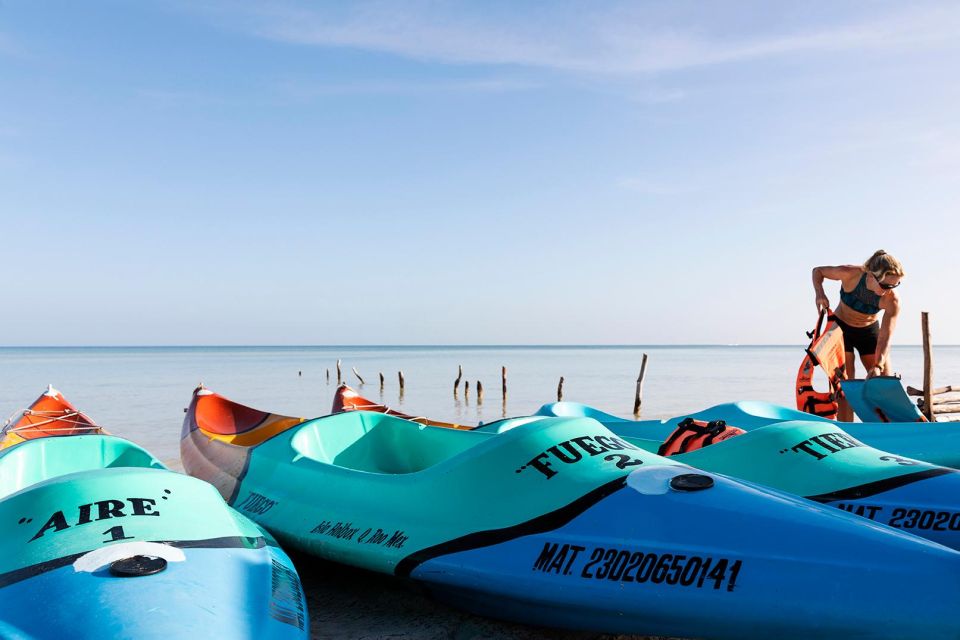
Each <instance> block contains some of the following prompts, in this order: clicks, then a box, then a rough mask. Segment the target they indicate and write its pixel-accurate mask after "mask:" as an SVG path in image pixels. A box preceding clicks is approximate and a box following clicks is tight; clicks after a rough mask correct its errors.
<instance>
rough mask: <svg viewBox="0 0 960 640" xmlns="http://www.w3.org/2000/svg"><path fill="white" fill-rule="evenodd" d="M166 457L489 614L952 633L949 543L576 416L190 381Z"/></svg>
mask: <svg viewBox="0 0 960 640" xmlns="http://www.w3.org/2000/svg"><path fill="white" fill-rule="evenodd" d="M279 425H284V428H282V429H279V428H278V427H279ZM261 430H262V432H261ZM181 458H182V460H183V465H184V468H185V469H186V470H187V472H188V473H190V474H192V475H196V476H198V477H201V478H202V479H205V480H208V481H210V482H212V483H213V484H214V485H215V486H216V487H217V488H218V489H219V490H220V492H221V494H222V495H223V496H224V497H225V498H226V499H227V500H228V501H229V502H230V503H231V504H233V505H235V506H236V507H237V508H238V509H240V510H241V511H243V512H244V513H246V514H248V515H249V516H250V517H251V518H253V519H254V520H256V521H257V522H259V523H260V524H261V525H263V526H264V527H266V528H268V529H270V530H271V531H273V532H274V534H275V535H276V536H277V538H278V539H280V540H281V541H282V542H284V543H285V544H289V545H290V546H291V547H295V548H297V549H300V550H302V551H305V552H308V553H312V554H315V555H318V556H321V557H324V558H327V559H330V560H334V561H337V562H343V563H346V564H351V565H355V566H358V567H363V568H366V569H371V570H374V571H379V572H383V573H388V574H394V575H397V576H403V577H407V578H410V579H413V580H415V581H417V582H419V583H421V584H422V585H424V586H425V587H426V588H427V590H428V591H430V592H431V593H434V594H435V595H436V596H438V597H441V598H443V599H444V600H447V601H449V602H452V603H454V604H456V605H458V606H460V607H463V608H465V609H469V610H472V611H475V612H478V613H481V614H485V615H490V616H494V617H501V618H509V619H514V620H519V621H521V622H526V623H531V624H537V625H542V626H552V627H567V628H573V629H589V630H594V631H603V632H610V633H643V634H655V635H667V636H680V637H701V638H721V639H725V638H731V639H732V638H769V637H772V636H777V637H779V638H784V639H791V638H798V639H799V638H808V637H811V636H814V637H818V638H849V637H857V638H902V637H905V636H911V637H924V638H956V637H958V636H960V619H957V618H956V616H955V609H956V605H957V603H958V602H960V554H958V553H957V552H956V551H953V550H952V549H948V548H946V547H944V546H942V545H938V544H935V543H933V542H930V541H928V540H924V539H922V538H918V537H916V536H913V535H909V534H905V533H902V532H899V531H896V530H894V529H891V528H889V527H885V526H880V525H877V524H874V523H871V522H869V521H868V520H865V519H863V518H858V517H855V516H852V515H850V514H848V513H846V512H844V511H840V510H837V509H829V508H826V507H823V506H820V505H817V504H815V503H811V502H809V501H805V500H800V499H798V498H796V497H793V496H789V495H787V494H785V493H782V492H777V491H772V490H766V489H763V488H760V487H758V486H756V485H753V484H744V483H741V482H738V481H735V480H732V479H730V478H727V477H725V476H723V475H720V474H713V473H709V472H703V471H699V470H695V469H692V468H690V467H689V466H687V465H684V464H682V463H680V462H678V461H676V460H672V459H669V458H664V457H661V456H658V455H656V454H653V453H650V452H648V451H645V450H643V449H642V448H639V447H636V446H634V445H631V444H630V443H628V442H626V441H625V440H624V439H623V438H620V437H618V436H616V435H614V434H613V433H611V432H610V430H608V429H606V428H605V427H604V426H603V425H601V424H600V423H598V422H596V421H595V420H592V419H589V418H583V417H581V418H572V419H571V418H544V417H531V418H527V419H525V421H524V422H523V423H522V424H516V425H514V428H511V429H509V430H507V431H505V432H504V433H500V434H497V433H493V432H484V431H479V430H473V431H465V430H454V429H442V428H434V427H429V426H424V425H420V424H417V423H414V422H410V421H407V420H403V419H401V418H398V417H396V416H390V415H386V414H384V413H373V412H367V411H354V412H348V413H340V414H336V415H331V416H325V417H322V418H316V419H312V420H306V421H304V420H301V419H299V418H290V417H286V416H280V415H277V414H271V413H268V412H263V411H258V410H255V409H252V408H249V407H245V406H243V405H239V404H237V403H234V402H232V401H231V400H229V399H227V398H225V397H223V396H220V395H217V394H215V393H213V392H211V391H209V390H206V389H201V390H197V391H196V392H195V393H194V396H193V398H192V401H191V403H190V406H189V408H188V411H187V415H186V416H185V418H184V425H183V432H182V437H181ZM812 541H815V543H812ZM907 585H909V589H910V597H904V596H903V592H904V588H905V586H907Z"/></svg>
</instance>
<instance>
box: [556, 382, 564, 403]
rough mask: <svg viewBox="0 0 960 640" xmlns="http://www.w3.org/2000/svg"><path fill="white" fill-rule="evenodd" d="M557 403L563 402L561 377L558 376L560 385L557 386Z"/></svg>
mask: <svg viewBox="0 0 960 640" xmlns="http://www.w3.org/2000/svg"><path fill="white" fill-rule="evenodd" d="M557 402H563V376H560V384H558V385H557Z"/></svg>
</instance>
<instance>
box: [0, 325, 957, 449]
mask: <svg viewBox="0 0 960 640" xmlns="http://www.w3.org/2000/svg"><path fill="white" fill-rule="evenodd" d="M803 348H804V345H799V344H798V345H780V346H750V345H723V346H720V345H707V346H705V345H669V346H666V345H648V346H644V345H632V346H239V347H231V346H212V347H202V346H188V347H166V346H165V347H0V415H2V416H3V417H6V416H11V415H14V414H16V413H17V412H19V411H21V410H22V409H23V408H25V407H26V406H28V405H29V404H30V403H31V402H32V401H33V400H34V399H35V398H36V397H37V396H38V395H40V394H41V393H42V392H43V391H44V390H45V389H46V387H47V385H48V384H51V385H53V386H54V387H55V388H57V389H59V390H60V391H61V392H62V393H63V394H64V396H65V397H66V398H67V399H69V400H70V401H71V402H72V403H73V404H74V405H75V406H76V407H77V408H79V409H80V410H81V411H83V412H84V413H86V414H87V415H88V416H90V417H91V418H92V419H93V420H94V421H95V422H97V423H98V424H100V425H102V426H103V427H105V428H106V429H107V430H108V431H110V432H112V433H114V434H116V435H120V436H123V437H125V438H129V439H131V440H133V441H135V442H137V443H139V444H141V445H142V446H144V447H146V448H147V449H149V450H150V451H151V453H153V455H154V456H156V457H157V458H159V459H160V460H162V461H163V462H165V463H166V464H168V465H169V466H171V467H173V468H179V467H180V465H179V450H178V442H179V434H180V428H181V425H182V422H183V413H184V407H186V406H187V404H188V403H189V401H190V397H191V392H192V391H193V389H194V388H195V387H196V386H197V385H198V384H200V383H203V384H204V385H205V386H206V387H207V388H209V389H212V390H214V391H216V392H218V393H221V394H223V395H225V396H227V397H229V398H231V399H233V400H235V401H237V402H241V403H243V404H246V405H249V406H252V407H256V408H258V409H264V410H268V411H271V412H275V413H282V414H287V415H294V416H302V417H316V416H321V415H326V414H328V413H329V412H330V407H331V403H332V399H333V393H334V390H335V389H336V387H337V369H336V367H337V362H338V360H339V361H340V362H341V372H342V379H343V381H344V382H346V383H347V384H349V385H351V386H352V387H354V388H355V389H357V390H358V391H359V392H360V393H361V395H363V396H365V397H368V398H370V399H372V400H374V401H377V402H380V403H382V404H386V405H388V406H390V407H393V408H396V409H399V410H401V411H403V412H405V413H410V414H414V415H418V416H427V417H430V418H435V419H438V420H444V421H450V422H458V423H466V424H473V423H479V422H488V421H491V420H497V419H499V418H502V417H507V416H520V415H528V414H530V413H532V412H534V411H536V410H537V409H538V408H539V407H540V406H541V405H543V404H545V403H548V402H553V401H555V400H557V392H558V385H559V382H560V378H561V377H562V378H563V399H564V400H572V401H576V402H582V403H586V404H589V405H593V406H595V407H598V408H600V409H603V410H604V411H607V412H609V413H613V414H617V415H620V416H623V417H632V414H633V404H634V394H635V390H636V384H637V377H638V375H639V372H640V368H641V362H642V360H643V355H644V354H647V356H648V362H647V368H646V375H645V377H644V382H643V395H642V398H643V403H642V406H641V417H642V418H644V419H650V418H657V419H659V418H669V417H673V416H678V415H681V414H684V413H692V412H694V411H697V410H700V409H704V408H707V407H710V406H713V405H716V404H720V403H723V402H732V401H735V400H765V401H767V402H773V403H777V404H783V405H787V406H793V403H794V395H793V394H794V392H793V385H794V381H795V379H796V374H797V369H798V368H799V365H800V362H801V360H802V359H803V356H804V351H803ZM891 358H892V362H893V365H894V368H895V369H896V371H897V372H898V373H900V374H901V375H902V377H903V381H904V383H905V384H909V385H912V386H915V387H920V386H922V381H923V377H922V376H923V354H922V350H921V348H920V347H919V346H894V347H893V350H892V353H891ZM459 367H462V370H463V378H462V381H461V384H460V387H459V392H458V394H457V395H456V396H454V393H453V387H454V380H455V379H456V377H457V374H458V368H459ZM502 367H506V373H507V393H506V397H504V396H503V393H502V388H501V382H502V380H501V373H502ZM354 369H355V370H356V373H354ZM859 371H862V368H861V369H859ZM400 372H402V373H403V378H404V382H405V384H404V389H403V392H402V393H401V390H400V385H399V373H400ZM381 373H382V374H383V377H384V382H383V386H382V387H381V384H380V374H381ZM357 374H359V376H360V377H362V378H363V381H364V382H363V383H361V382H360V379H359V378H358V376H357ZM467 382H469V384H470V388H469V391H467V390H466V389H465V388H464V386H465V383H467ZM952 383H960V346H938V347H936V348H935V351H934V384H935V386H942V385H947V384H952ZM478 385H482V387H483V398H482V399H481V398H480V397H479V396H478V393H477V388H478ZM820 388H825V381H824V380H820ZM2 419H3V418H0V420H2Z"/></svg>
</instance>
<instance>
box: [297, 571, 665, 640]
mask: <svg viewBox="0 0 960 640" xmlns="http://www.w3.org/2000/svg"><path fill="white" fill-rule="evenodd" d="M290 556H291V558H292V559H293V561H294V563H295V564H296V567H297V571H299V573H300V579H301V580H302V581H303V587H304V591H305V592H306V595H307V606H308V608H309V610H310V637H311V638H313V639H315V640H320V639H323V640H348V639H350V640H353V639H356V640H375V639H379V638H390V639H391V640H428V639H433V638H437V639H444V640H480V639H481V638H498V639H501V638H502V639H504V640H656V639H654V638H646V637H642V636H611V635H603V634H597V633H589V632H574V631H560V630H555V629H544V628H541V627H530V626H526V625H520V624H513V623H509V622H501V621H499V620H493V619H491V618H484V617H481V616H476V615H472V614H470V613H465V612H463V611H459V610H457V609H454V608H452V607H449V606H447V605H445V604H443V603H441V602H437V601H436V600H434V599H432V598H430V597H429V596H428V595H426V594H425V593H422V592H420V591H419V590H418V588H417V586H416V584H414V583H412V582H410V581H408V580H401V579H399V578H395V577H393V576H387V575H381V574H378V573H373V572H370V571H364V570H362V569H355V568H352V567H348V566H345V565H341V564H336V563H333V562H326V561H324V560H320V559H317V558H312V557H309V556H305V555H302V554H290Z"/></svg>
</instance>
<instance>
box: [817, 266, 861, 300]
mask: <svg viewBox="0 0 960 640" xmlns="http://www.w3.org/2000/svg"><path fill="white" fill-rule="evenodd" d="M851 274H855V275H857V276H859V275H860V268H859V267H851V266H847V267H814V268H813V291H814V292H815V293H816V295H817V311H820V310H821V309H826V310H827V311H829V310H830V299H829V298H827V294H826V293H824V291H823V280H824V278H826V279H827V280H840V281H841V282H843V281H844V280H846V279H847V278H849V277H850V276H851Z"/></svg>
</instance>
